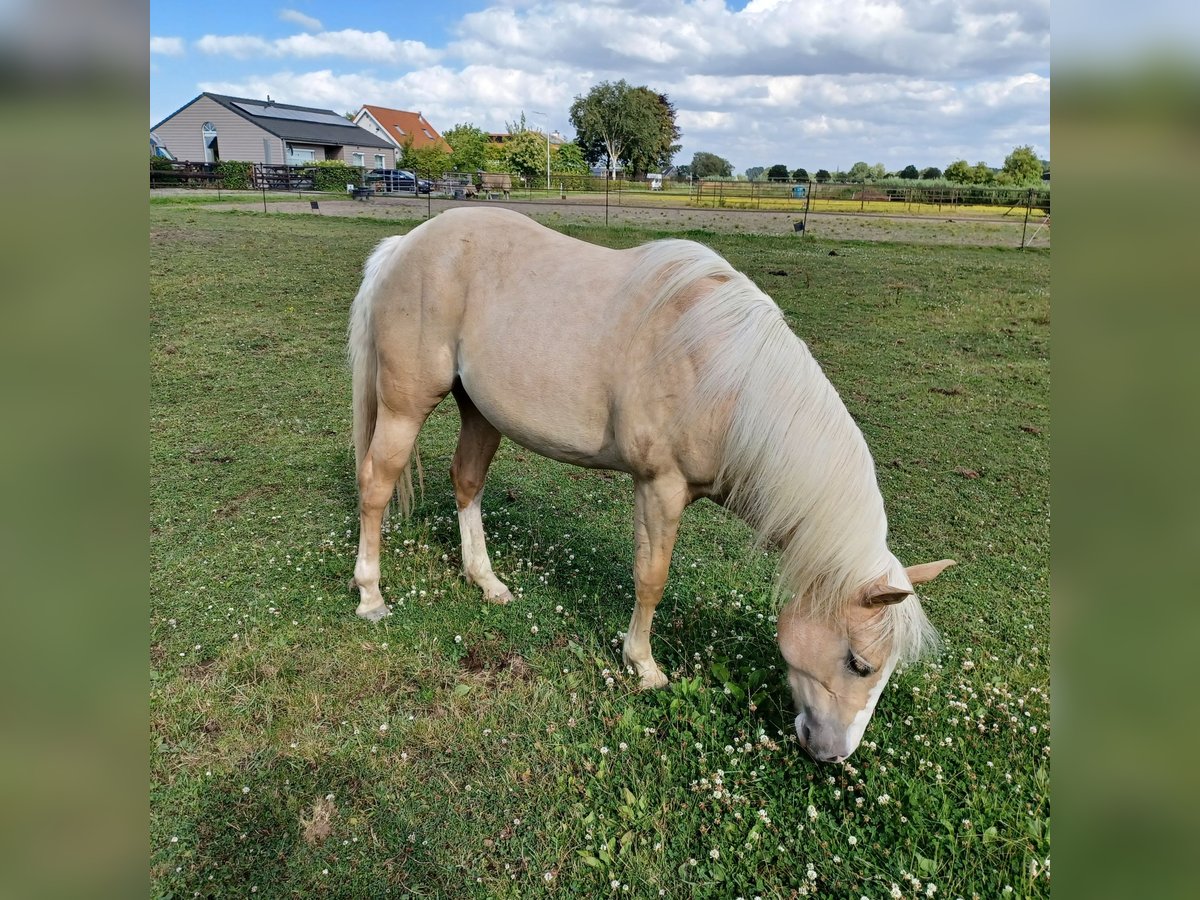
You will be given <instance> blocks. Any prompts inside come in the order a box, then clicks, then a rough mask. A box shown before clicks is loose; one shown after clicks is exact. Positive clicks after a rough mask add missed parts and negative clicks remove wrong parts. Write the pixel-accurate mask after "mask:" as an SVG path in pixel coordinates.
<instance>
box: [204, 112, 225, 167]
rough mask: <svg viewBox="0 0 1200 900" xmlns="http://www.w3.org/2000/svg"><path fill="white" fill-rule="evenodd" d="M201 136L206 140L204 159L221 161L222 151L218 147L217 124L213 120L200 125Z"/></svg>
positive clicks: (209, 161) (206, 160) (210, 161)
mask: <svg viewBox="0 0 1200 900" xmlns="http://www.w3.org/2000/svg"><path fill="white" fill-rule="evenodd" d="M200 138H201V140H202V141H203V142H204V161H205V162H208V163H213V162H219V161H220V159H221V151H220V148H218V147H217V126H216V125H214V124H213V123H212V122H205V123H204V124H203V125H202V126H201V127H200Z"/></svg>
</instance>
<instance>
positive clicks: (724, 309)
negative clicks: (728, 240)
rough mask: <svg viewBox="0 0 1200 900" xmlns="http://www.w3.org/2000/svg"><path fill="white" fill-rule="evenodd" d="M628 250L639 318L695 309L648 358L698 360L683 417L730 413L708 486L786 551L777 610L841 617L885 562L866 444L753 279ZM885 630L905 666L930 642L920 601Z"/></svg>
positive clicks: (663, 246) (652, 250) (660, 252)
mask: <svg viewBox="0 0 1200 900" xmlns="http://www.w3.org/2000/svg"><path fill="white" fill-rule="evenodd" d="M637 252H638V254H639V257H640V258H639V260H638V262H637V263H636V265H635V267H634V270H633V272H632V273H631V274H630V276H629V281H628V283H627V284H628V289H629V290H636V288H635V287H634V286H635V285H643V286H644V285H646V284H652V285H653V288H652V292H651V294H650V295H649V297H648V298H647V305H646V308H645V312H644V313H643V315H644V317H645V318H646V319H648V318H650V317H651V316H653V315H655V314H656V313H658V312H659V311H661V310H664V308H666V307H667V306H668V304H669V303H670V302H671V301H672V300H673V299H675V298H678V297H681V296H685V297H689V298H695V302H692V304H691V306H690V307H689V308H687V309H686V311H684V312H683V313H681V314H680V315H679V317H678V319H677V321H676V322H675V323H674V326H673V328H672V330H671V332H670V336H669V337H668V339H667V342H666V345H665V346H664V347H663V348H662V350H661V352H660V353H659V354H658V357H657V359H658V360H659V361H661V360H664V359H671V358H678V357H679V356H680V355H685V354H689V353H692V352H696V351H699V352H700V354H701V355H700V358H701V359H702V360H703V362H702V364H701V369H700V373H699V381H698V383H697V386H696V390H695V393H694V394H693V396H692V397H691V398H689V401H688V402H687V403H686V404H685V406H684V409H683V411H682V413H681V414H682V415H683V416H687V417H690V416H693V415H706V414H707V415H711V410H713V409H714V408H721V407H727V408H729V409H730V410H731V418H730V421H729V425H728V430H727V433H726V437H725V442H724V446H723V448H722V451H721V458H720V461H719V467H718V474H717V484H716V487H717V489H718V491H719V492H720V493H721V494H723V495H724V501H725V505H726V506H728V507H729V508H730V509H732V510H733V511H734V512H736V513H737V514H738V515H740V516H742V517H744V518H745V519H746V521H747V522H748V523H749V524H750V525H751V526H752V527H753V528H754V529H755V530H756V532H757V534H758V536H759V540H760V541H762V542H763V543H767V542H774V543H778V544H780V546H781V547H782V554H781V559H780V565H779V580H778V583H777V596H778V598H779V599H781V600H784V601H788V600H791V598H792V597H796V598H798V599H799V602H800V603H801V604H802V608H803V610H804V612H806V614H808V615H811V616H813V617H819V618H836V617H839V616H840V615H841V614H842V613H843V612H844V608H845V604H846V603H847V602H848V601H849V599H850V598H851V597H853V596H854V595H855V593H856V592H857V591H858V590H859V589H861V588H862V587H863V586H864V585H865V584H867V583H868V582H870V581H873V580H875V579H876V578H878V577H879V576H881V575H883V574H885V573H886V572H888V570H889V568H890V567H891V566H892V565H893V560H894V557H893V556H892V555H891V553H890V552H889V550H888V548H887V516H886V515H885V513H884V508H883V498H882V496H881V495H880V492H879V486H878V483H877V482H876V479H875V465H874V462H873V460H872V458H871V454H870V451H869V450H868V449H867V444H866V441H865V440H864V439H863V436H862V433H861V432H860V431H859V429H858V426H857V425H856V424H855V422H854V420H853V419H852V418H851V416H850V413H849V412H848V411H847V410H846V407H845V405H844V404H843V403H842V401H841V398H840V397H839V396H838V394H837V392H836V391H835V390H834V388H833V385H831V384H830V383H829V380H828V379H827V378H826V377H825V374H824V373H823V372H822V371H821V369H820V366H818V365H817V362H816V360H815V359H813V357H812V354H811V353H810V352H809V350H808V347H807V346H806V345H805V344H804V342H803V341H801V340H800V339H799V338H797V337H796V335H795V334H793V333H792V331H791V329H790V328H788V326H787V323H786V322H785V321H784V317H783V313H782V311H781V310H780V309H779V307H778V306H776V305H775V303H774V302H773V301H772V300H771V299H770V298H769V297H768V296H767V295H766V294H764V293H763V292H762V291H760V290H759V289H758V288H757V287H756V286H755V285H754V283H753V282H751V281H750V279H749V278H747V277H746V276H745V275H742V274H741V273H739V272H737V271H736V270H734V269H733V268H732V267H731V266H730V265H729V264H728V263H727V262H726V261H725V260H724V259H722V258H721V257H720V256H718V255H717V254H716V253H715V252H714V251H712V250H710V249H708V248H707V247H704V246H702V245H700V244H696V243H693V242H691V241H681V240H665V241H656V242H654V243H651V244H648V245H646V246H644V247H641V248H639V249H638V250H637ZM702 282H703V284H702ZM697 288H701V289H700V290H697ZM643 289H644V288H643ZM910 601H911V602H910ZM881 624H883V628H884V630H885V632H886V633H889V634H891V635H892V636H893V637H894V649H895V651H896V652H898V653H899V654H900V655H901V657H903V658H911V657H915V656H916V655H918V654H919V653H920V652H921V649H922V647H923V646H924V645H926V644H927V643H929V640H930V638H931V636H932V627H931V626H930V625H929V623H928V620H927V619H926V618H925V615H924V613H923V612H922V611H921V608H920V603H919V601H917V599H916V597H915V596H914V597H912V598H909V600H906V601H904V602H903V603H899V604H894V605H891V606H889V607H888V611H887V614H886V616H884V617H883V623H881Z"/></svg>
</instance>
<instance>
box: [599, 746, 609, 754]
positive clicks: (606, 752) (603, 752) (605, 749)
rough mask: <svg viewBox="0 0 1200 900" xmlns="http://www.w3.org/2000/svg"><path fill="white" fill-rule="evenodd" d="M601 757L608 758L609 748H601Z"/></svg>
mask: <svg viewBox="0 0 1200 900" xmlns="http://www.w3.org/2000/svg"><path fill="white" fill-rule="evenodd" d="M600 755H601V756H607V755H608V748H607V747H601V748H600Z"/></svg>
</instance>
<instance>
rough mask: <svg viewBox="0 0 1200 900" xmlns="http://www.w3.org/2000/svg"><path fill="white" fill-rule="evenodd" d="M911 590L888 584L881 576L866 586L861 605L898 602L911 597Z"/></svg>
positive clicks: (883, 604) (882, 604)
mask: <svg viewBox="0 0 1200 900" xmlns="http://www.w3.org/2000/svg"><path fill="white" fill-rule="evenodd" d="M911 596H912V591H908V590H905V589H904V588H898V587H895V586H894V585H890V584H888V583H887V581H886V580H885V579H883V578H880V579H879V580H878V581H876V582H875V583H874V584H872V585H870V587H868V588H867V590H866V593H865V594H863V600H862V604H863V606H886V605H888V604H889V603H899V602H900V601H901V600H903V599H904V598H905V597H911Z"/></svg>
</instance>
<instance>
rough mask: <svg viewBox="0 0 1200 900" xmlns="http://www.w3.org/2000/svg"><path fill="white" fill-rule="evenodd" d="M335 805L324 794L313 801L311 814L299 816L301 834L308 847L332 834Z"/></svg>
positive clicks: (335, 812) (335, 811)
mask: <svg viewBox="0 0 1200 900" xmlns="http://www.w3.org/2000/svg"><path fill="white" fill-rule="evenodd" d="M335 815H337V805H336V804H335V803H334V802H333V800H332V799H331V798H330V797H328V796H326V797H322V798H321V799H319V800H317V801H316V802H315V803H313V807H312V815H311V816H303V815H302V816H300V829H301V832H300V833H301V835H302V836H303V837H304V843H306V844H308V845H309V846H310V847H312V846H314V845H316V844H320V843H322V842H324V841H325V840H326V838H328V837H329V836H330V835H331V834H333V817H334V816H335Z"/></svg>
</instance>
